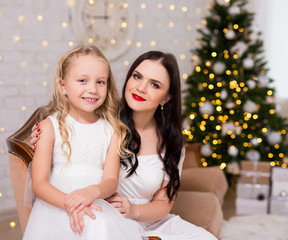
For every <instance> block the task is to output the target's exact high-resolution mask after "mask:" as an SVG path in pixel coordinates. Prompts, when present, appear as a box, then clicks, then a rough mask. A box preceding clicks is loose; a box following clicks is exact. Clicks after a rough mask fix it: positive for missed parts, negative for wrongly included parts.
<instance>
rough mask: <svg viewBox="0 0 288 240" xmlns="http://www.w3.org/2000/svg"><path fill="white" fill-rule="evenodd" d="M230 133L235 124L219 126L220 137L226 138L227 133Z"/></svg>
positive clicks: (229, 123)
mask: <svg viewBox="0 0 288 240" xmlns="http://www.w3.org/2000/svg"><path fill="white" fill-rule="evenodd" d="M228 131H230V132H231V133H232V134H233V133H234V131H235V124H234V123H233V122H226V123H223V124H222V126H221V134H222V136H226V135H227V132H228Z"/></svg>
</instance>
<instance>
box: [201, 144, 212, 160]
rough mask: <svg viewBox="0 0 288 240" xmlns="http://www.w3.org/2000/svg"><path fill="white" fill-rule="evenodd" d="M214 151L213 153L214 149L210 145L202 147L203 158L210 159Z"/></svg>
mask: <svg viewBox="0 0 288 240" xmlns="http://www.w3.org/2000/svg"><path fill="white" fill-rule="evenodd" d="M212 153H213V151H212V148H211V146H210V144H209V143H206V144H204V145H202V147H201V155H202V156H203V157H210V156H211V155H212Z"/></svg>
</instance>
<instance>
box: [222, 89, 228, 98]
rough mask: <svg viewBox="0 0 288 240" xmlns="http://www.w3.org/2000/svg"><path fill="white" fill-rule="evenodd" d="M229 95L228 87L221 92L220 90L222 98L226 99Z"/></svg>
mask: <svg viewBox="0 0 288 240" xmlns="http://www.w3.org/2000/svg"><path fill="white" fill-rule="evenodd" d="M227 97H228V92H227V90H226V89H223V90H222V91H221V92H220V98H221V99H222V100H225V99H226V98H227Z"/></svg>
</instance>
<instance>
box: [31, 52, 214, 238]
mask: <svg viewBox="0 0 288 240" xmlns="http://www.w3.org/2000/svg"><path fill="white" fill-rule="evenodd" d="M122 103H123V108H122V111H121V120H122V121H123V122H124V123H125V124H126V125H127V126H128V127H129V128H130V130H131V141H130V144H129V146H128V148H129V149H130V150H131V151H132V152H133V153H134V155H135V157H134V158H133V159H131V158H130V159H122V160H121V165H122V166H121V170H120V179H119V186H118V190H117V193H115V194H114V195H113V196H111V197H110V198H108V199H107V201H108V202H110V203H111V204H112V205H113V206H114V207H115V208H116V209H118V210H119V211H120V212H121V214H123V215H124V216H125V217H126V218H129V219H133V220H135V221H137V222H138V223H139V225H140V226H141V229H142V231H143V235H147V236H149V235H157V236H159V237H161V238H162V240H168V239H173V240H175V239H178V240H179V239H183V240H184V239H187V240H188V239H189V240H191V239H201V240H203V239H216V238H215V237H214V236H213V235H212V234H210V233H209V232H207V231H205V230H204V229H203V228H200V227H197V226H195V225H193V224H191V223H189V222H186V221H184V220H183V219H181V218H180V217H179V216H176V215H173V214H169V212H170V210H171V208H172V206H173V200H174V199H175V197H176V192H177V190H178V188H179V183H180V177H179V176H180V174H181V170H182V165H183V160H184V153H183V150H182V149H184V148H183V146H184V143H183V140H182V133H181V118H180V113H181V87H180V74H179V69H178V65H177V61H176V59H175V57H174V56H173V55H172V54H166V53H163V52H160V51H150V52H147V53H144V54H142V55H141V56H139V57H138V58H137V59H136V60H135V62H134V63H133V64H132V66H131V68H130V69H129V71H128V74H127V77H126V81H125V84H124V87H123V91H122ZM39 132H40V131H39ZM39 132H38V133H37V132H36V131H35V129H34V133H33V134H32V135H31V136H32V139H31V143H32V144H33V143H35V142H36V141H35V139H37V138H39V136H38V137H37V138H36V135H39ZM73 216H75V215H73ZM76 221H77V222H78V221H79V222H80V223H81V224H80V225H81V226H83V216H82V215H81V214H79V218H78V219H76Z"/></svg>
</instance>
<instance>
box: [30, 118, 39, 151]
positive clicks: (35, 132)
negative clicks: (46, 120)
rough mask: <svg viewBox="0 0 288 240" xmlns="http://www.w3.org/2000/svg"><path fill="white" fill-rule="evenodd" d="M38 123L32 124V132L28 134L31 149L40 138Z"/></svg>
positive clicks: (34, 147)
mask: <svg viewBox="0 0 288 240" xmlns="http://www.w3.org/2000/svg"><path fill="white" fill-rule="evenodd" d="M39 127H40V124H39V123H38V122H37V123H35V124H34V126H33V127H32V133H31V135H30V144H31V147H32V149H33V150H35V149H36V143H37V141H38V140H39V138H40V134H41V128H39Z"/></svg>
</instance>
